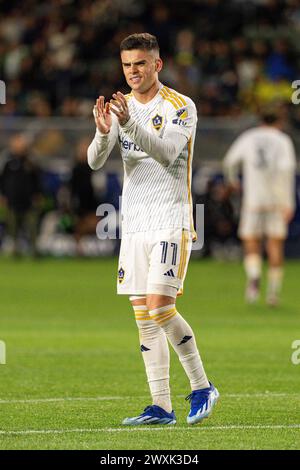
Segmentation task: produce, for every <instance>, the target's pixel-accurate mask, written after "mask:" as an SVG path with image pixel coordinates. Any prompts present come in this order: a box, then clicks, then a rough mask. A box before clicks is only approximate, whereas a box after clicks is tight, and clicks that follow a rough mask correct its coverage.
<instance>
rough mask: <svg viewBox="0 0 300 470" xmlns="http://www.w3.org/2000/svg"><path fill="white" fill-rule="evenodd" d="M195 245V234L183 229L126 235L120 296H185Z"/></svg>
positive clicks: (119, 273) (122, 257) (120, 276)
mask: <svg viewBox="0 0 300 470" xmlns="http://www.w3.org/2000/svg"><path fill="white" fill-rule="evenodd" d="M191 246H192V233H191V232H189V231H188V230H184V229H181V228H179V229H164V230H156V231H149V232H137V233H128V234H123V236H122V242H121V249H120V256H119V266H118V281H117V282H118V288H117V291H118V294H126V295H147V294H162V295H169V296H172V297H176V295H180V294H182V291H183V281H184V278H185V275H186V271H187V266H188V262H189V258H190V254H191Z"/></svg>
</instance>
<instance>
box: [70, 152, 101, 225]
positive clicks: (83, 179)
mask: <svg viewBox="0 0 300 470" xmlns="http://www.w3.org/2000/svg"><path fill="white" fill-rule="evenodd" d="M91 177H92V170H91V169H90V167H89V166H88V164H87V163H86V162H81V161H79V162H77V163H76V165H75V166H74V168H73V173H72V177H71V191H72V199H73V203H74V210H75V213H76V214H77V215H79V216H82V215H85V214H88V213H90V212H93V213H95V211H96V208H97V201H96V198H95V195H94V189H93V186H92V181H91Z"/></svg>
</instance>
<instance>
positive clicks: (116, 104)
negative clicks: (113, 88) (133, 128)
mask: <svg viewBox="0 0 300 470" xmlns="http://www.w3.org/2000/svg"><path fill="white" fill-rule="evenodd" d="M112 96H113V99H111V100H110V109H111V111H112V112H113V113H114V114H115V115H116V116H117V118H118V120H119V123H120V125H121V126H124V124H126V122H127V121H128V119H129V118H130V115H129V109H128V105H127V101H126V98H125V96H124V95H123V94H122V93H121V92H120V91H118V92H117V93H114V94H113V95H112Z"/></svg>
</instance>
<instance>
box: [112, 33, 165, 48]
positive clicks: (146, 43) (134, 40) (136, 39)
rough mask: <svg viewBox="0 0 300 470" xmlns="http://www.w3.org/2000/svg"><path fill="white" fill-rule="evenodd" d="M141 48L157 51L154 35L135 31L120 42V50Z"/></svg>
mask: <svg viewBox="0 0 300 470" xmlns="http://www.w3.org/2000/svg"><path fill="white" fill-rule="evenodd" d="M133 49H142V50H144V51H153V50H155V51H159V45H158V42H157V39H156V37H155V36H153V35H152V34H149V33H135V34H131V35H130V36H127V38H125V39H123V41H122V42H121V44H120V52H122V51H132V50H133Z"/></svg>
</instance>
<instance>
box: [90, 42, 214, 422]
mask: <svg viewBox="0 0 300 470" xmlns="http://www.w3.org/2000/svg"><path fill="white" fill-rule="evenodd" d="M120 49H121V61H122V66H123V72H124V75H125V78H126V81H127V83H128V85H129V86H130V88H131V89H132V92H131V93H130V94H129V95H126V96H124V95H123V94H122V93H120V92H118V93H116V94H113V99H112V100H111V101H110V103H108V102H107V103H105V102H104V97H103V96H100V97H99V99H98V100H97V102H96V106H95V108H94V115H95V122H96V126H97V130H96V135H95V138H94V140H93V142H92V143H91V145H90V147H89V149H88V162H89V164H90V166H91V168H93V169H95V170H96V169H98V168H101V167H102V165H103V164H104V163H105V161H106V159H107V158H108V156H109V154H110V152H111V150H112V148H113V147H114V145H115V143H116V142H118V143H119V146H120V151H121V154H122V159H123V164H124V171H125V177H124V187H123V195H122V217H123V220H122V244H121V249H120V257H119V271H118V293H119V294H126V295H129V296H130V301H131V303H132V306H133V309H134V311H135V317H136V322H137V326H138V329H139V336H140V347H141V352H142V355H143V359H144V363H145V368H146V373H147V377H148V382H149V386H150V391H151V395H152V400H153V404H152V405H151V406H148V407H146V408H145V410H144V412H143V413H141V415H139V416H137V417H134V418H126V419H125V420H124V421H123V424H125V425H144V424H175V423H176V417H175V413H174V411H173V409H172V404H171V397H170V387H169V363H170V357H169V348H168V341H167V340H169V342H170V343H171V345H172V346H173V348H174V350H175V351H176V353H177V354H178V356H179V359H180V361H181V364H182V366H183V368H184V370H185V372H186V374H187V376H188V378H189V380H190V385H191V390H192V392H191V394H190V395H189V396H188V397H187V399H189V400H190V402H191V409H190V413H189V415H188V417H187V422H188V423H189V424H194V423H198V422H200V421H201V420H202V419H203V418H205V417H206V416H208V415H209V414H210V412H211V410H212V408H213V406H214V404H215V402H216V401H217V398H218V395H219V394H218V391H217V390H216V389H215V387H214V386H213V385H212V384H211V383H209V382H208V380H207V377H206V374H205V371H204V369H203V365H202V362H201V358H200V355H199V352H198V349H197V345H196V341H195V336H194V333H193V331H192V329H191V327H190V326H189V325H188V323H187V322H186V321H185V320H184V319H183V317H182V316H181V315H180V314H179V313H178V312H177V310H176V306H175V303H176V297H177V294H178V292H179V291H180V290H182V287H183V281H184V278H185V275H186V270H187V264H188V260H189V257H190V251H191V244H192V238H193V235H194V233H195V232H194V228H193V220H192V201H191V166H192V153H193V146H194V139H195V132H196V124H197V113H196V108H195V105H194V103H193V101H192V100H191V99H190V98H188V97H186V96H183V95H181V94H180V93H178V92H176V91H174V90H171V89H169V88H168V87H166V86H164V85H162V84H161V83H160V82H159V80H158V73H159V72H160V71H161V69H162V60H161V58H160V56H159V47H158V44H157V40H156V38H155V37H154V36H152V35H150V34H147V33H143V34H134V35H131V36H129V37H127V38H126V39H125V40H124V41H122V43H121V48H120Z"/></svg>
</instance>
